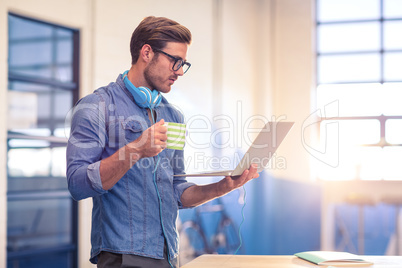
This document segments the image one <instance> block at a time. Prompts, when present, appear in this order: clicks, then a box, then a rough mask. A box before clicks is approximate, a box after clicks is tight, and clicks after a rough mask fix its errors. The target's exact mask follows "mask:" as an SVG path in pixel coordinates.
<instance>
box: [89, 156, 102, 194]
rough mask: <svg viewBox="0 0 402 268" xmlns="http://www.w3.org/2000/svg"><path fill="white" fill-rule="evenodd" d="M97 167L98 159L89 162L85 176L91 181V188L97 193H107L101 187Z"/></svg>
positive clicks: (98, 164)
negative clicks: (94, 161) (91, 162)
mask: <svg viewBox="0 0 402 268" xmlns="http://www.w3.org/2000/svg"><path fill="white" fill-rule="evenodd" d="M99 167H100V161H98V162H96V163H93V164H90V165H89V166H88V168H87V176H88V179H89V181H90V182H91V185H92V188H93V189H94V190H95V191H96V192H98V193H99V194H104V193H107V190H104V189H103V186H102V181H101V177H100V171H99Z"/></svg>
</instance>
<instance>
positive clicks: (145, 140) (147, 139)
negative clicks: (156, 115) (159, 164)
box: [128, 119, 167, 158]
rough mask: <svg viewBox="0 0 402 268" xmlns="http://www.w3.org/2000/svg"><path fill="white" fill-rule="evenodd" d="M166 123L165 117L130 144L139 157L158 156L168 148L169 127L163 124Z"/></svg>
mask: <svg viewBox="0 0 402 268" xmlns="http://www.w3.org/2000/svg"><path fill="white" fill-rule="evenodd" d="M164 123H165V120H163V119H162V120H160V121H159V122H156V123H155V124H154V125H152V126H151V127H149V128H147V129H146V130H145V131H144V132H143V133H142V134H141V136H140V137H138V139H136V140H135V141H133V142H131V143H129V144H128V146H129V147H130V148H135V149H136V151H137V153H138V156H139V158H145V157H152V156H156V155H158V154H159V153H160V152H162V151H163V149H165V148H166V140H167V127H165V126H164V125H163V124H164Z"/></svg>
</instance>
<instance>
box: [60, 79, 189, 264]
mask: <svg viewBox="0 0 402 268" xmlns="http://www.w3.org/2000/svg"><path fill="white" fill-rule="evenodd" d="M155 112H156V117H157V121H159V120H161V119H162V118H163V119H164V120H165V122H177V123H183V116H182V114H181V113H180V112H179V111H178V110H176V109H175V108H173V107H172V106H171V105H169V103H168V102H167V101H166V99H165V98H163V100H162V102H161V104H160V105H159V106H158V107H157V108H156V109H155ZM150 126H151V122H150V120H149V118H148V113H147V110H146V109H143V108H140V107H139V106H137V105H136V104H135V102H134V99H133V96H132V95H131V94H130V93H129V91H128V90H127V89H126V87H125V85H124V82H123V80H122V76H121V75H119V76H118V78H117V80H116V82H115V83H110V84H109V85H108V86H106V87H102V88H99V89H97V90H96V91H94V93H92V94H90V95H88V96H86V97H84V98H82V99H81V100H80V101H79V102H78V103H77V105H76V106H75V107H74V112H73V118H72V122H71V134H70V138H69V141H68V145H67V180H68V187H69V190H70V193H71V195H72V197H73V198H74V199H75V200H80V199H84V198H87V197H92V198H93V210H92V231H91V243H92V249H91V259H90V261H91V262H92V263H97V255H98V254H99V253H100V251H109V252H115V253H121V254H135V255H140V256H145V257H151V258H155V259H163V247H164V234H163V230H162V224H161V218H162V220H163V226H164V231H165V236H166V241H167V244H168V252H169V255H170V258H176V257H177V255H178V233H177V230H176V219H177V217H178V209H179V208H182V205H181V202H180V197H181V195H182V193H183V191H184V190H185V189H187V188H188V187H190V186H191V185H193V184H192V183H189V182H187V181H186V180H185V179H184V178H177V177H173V174H183V173H184V161H183V151H179V150H172V149H165V150H163V151H162V152H161V153H160V154H159V158H160V160H159V164H158V168H157V170H156V173H155V175H154V174H153V171H154V169H155V165H156V163H157V160H158V158H157V157H150V158H143V159H140V160H139V161H138V162H137V163H135V164H134V165H133V166H132V168H131V169H130V170H129V171H127V173H126V174H125V175H124V176H123V177H122V178H121V179H120V180H119V181H118V182H117V183H116V184H115V185H114V186H113V187H112V188H111V189H110V190H107V191H106V190H104V189H103V188H102V183H101V179H100V173H99V166H100V161H101V160H102V159H105V158H107V157H109V156H111V155H112V154H113V153H115V152H116V151H117V150H118V149H119V148H121V147H123V146H124V145H125V144H127V143H129V142H131V141H134V140H136V139H137V138H138V137H139V136H140V135H141V133H142V132H143V131H144V130H145V129H147V128H148V127H150ZM154 176H155V180H156V184H157V187H158V189H159V195H160V198H161V204H162V206H161V211H162V212H161V214H162V215H161V216H160V210H159V207H160V206H159V199H158V196H157V191H156V189H155V185H154Z"/></svg>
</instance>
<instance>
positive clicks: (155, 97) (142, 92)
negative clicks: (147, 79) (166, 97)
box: [123, 71, 162, 109]
mask: <svg viewBox="0 0 402 268" xmlns="http://www.w3.org/2000/svg"><path fill="white" fill-rule="evenodd" d="M127 73H128V71H126V72H124V73H123V81H124V84H125V85H126V88H127V89H128V91H130V93H131V95H133V97H134V101H135V102H136V103H137V104H138V105H139V106H140V107H142V108H151V109H154V108H155V107H157V106H158V105H159V103H160V102H161V101H162V95H161V94H160V92H159V91H157V90H150V89H149V88H147V87H138V88H137V87H135V86H134V85H133V84H132V83H131V81H130V80H128V78H127Z"/></svg>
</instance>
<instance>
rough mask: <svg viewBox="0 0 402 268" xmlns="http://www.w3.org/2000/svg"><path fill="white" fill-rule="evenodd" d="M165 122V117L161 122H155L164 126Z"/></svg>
mask: <svg viewBox="0 0 402 268" xmlns="http://www.w3.org/2000/svg"><path fill="white" fill-rule="evenodd" d="M163 124H165V119H163V118H162V119H161V120H160V121H159V122H156V123H155V125H158V126H162V125H163Z"/></svg>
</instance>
